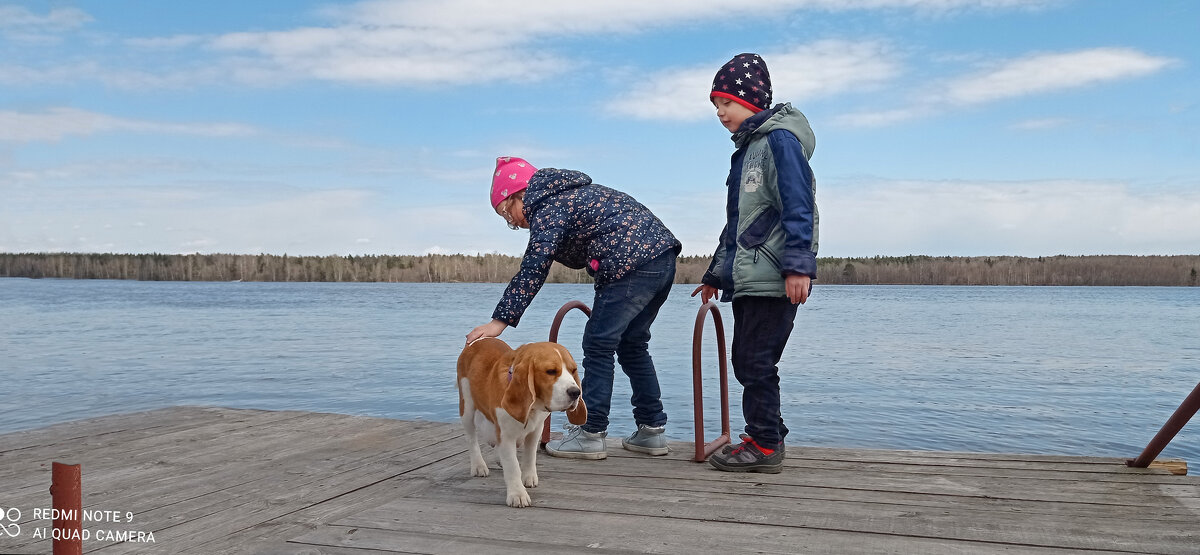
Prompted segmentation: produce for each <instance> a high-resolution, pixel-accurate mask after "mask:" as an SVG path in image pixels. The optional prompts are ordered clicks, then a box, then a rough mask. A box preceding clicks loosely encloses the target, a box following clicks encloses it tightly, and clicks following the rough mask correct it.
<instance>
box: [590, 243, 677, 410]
mask: <svg viewBox="0 0 1200 555" xmlns="http://www.w3.org/2000/svg"><path fill="white" fill-rule="evenodd" d="M675 256H676V253H675V251H674V250H669V251H667V252H665V253H663V254H661V255H659V256H658V257H657V258H655V259H653V260H650V261H649V262H646V263H645V264H642V265H641V266H640V267H639V268H637V269H636V270H633V271H632V272H630V273H629V274H627V275H626V276H625V277H623V278H621V279H619V280H617V281H615V282H613V283H610V284H608V285H606V286H604V287H601V288H600V289H597V290H596V299H595V301H594V302H593V303H592V316H591V318H589V319H588V322H587V325H586V326H585V327H584V330H583V402H584V403H587V413H588V416H587V423H585V424H584V425H583V430H584V431H585V432H591V433H597V432H602V431H604V430H607V429H608V411H609V408H610V405H611V403H612V390H613V367H614V364H613V355H616V358H617V361H619V362H620V363H621V370H624V371H625V375H627V376H629V386H630V389H632V390H633V396H632V398H631V399H630V401H631V402H632V403H633V419H634V421H635V422H637V423H638V424H646V425H647V426H662V425H664V424H666V423H667V413H665V412H663V406H662V400H660V399H659V397H660V391H659V388H658V374H656V373H655V371H654V361H653V360H651V359H650V352H649V350H648V346H649V343H650V324H653V323H654V318H655V317H657V316H658V309H659V308H660V307H662V305H663V303H664V302H666V300H667V295H668V294H669V293H670V292H671V284H672V283H673V282H674V281H675Z"/></svg>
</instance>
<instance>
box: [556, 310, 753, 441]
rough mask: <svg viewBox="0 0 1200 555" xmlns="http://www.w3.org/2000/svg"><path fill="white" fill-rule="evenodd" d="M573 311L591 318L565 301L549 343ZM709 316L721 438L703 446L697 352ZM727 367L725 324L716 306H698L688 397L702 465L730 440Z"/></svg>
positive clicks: (702, 399) (698, 352)
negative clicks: (716, 362)
mask: <svg viewBox="0 0 1200 555" xmlns="http://www.w3.org/2000/svg"><path fill="white" fill-rule="evenodd" d="M574 309H579V310H580V311H581V312H583V313H584V314H585V315H587V316H588V317H589V318H590V317H591V316H592V311H591V309H589V308H588V306H587V305H586V304H583V303H582V302H580V301H568V302H567V303H566V304H564V305H563V306H562V308H560V309H558V313H557V314H555V315H554V321H553V322H552V323H551V324H550V339H549V340H550V341H552V342H555V343H557V342H558V328H559V327H561V326H562V321H563V318H565V317H566V316H567V313H568V312H570V311H572V310H574ZM709 313H712V315H713V325H714V326H715V327H716V331H717V357H718V359H719V360H720V372H721V373H720V380H721V392H720V393H721V435H719V436H717V437H716V439H714V440H712V441H710V442H707V443H706V442H705V441H704V396H703V383H702V377H703V372H702V369H703V367H702V365H701V357H700V352H701V347H702V346H703V343H704V320H705V317H706V316H707V315H708V314H709ZM728 368H729V367H728V361H727V358H726V356H725V325H724V323H723V322H722V321H721V311H720V309H718V308H717V303H715V302H713V301H709V302H708V303H706V304H705V305H704V306H702V307H700V311H699V312H698V313H697V314H696V327H695V330H694V332H693V334H692V395H693V402H694V404H695V423H696V453H695V457H694V460H695V461H696V462H704V461H705V459H707V458H708V456H709V455H711V454H712V453H713V452H714V451H716V450H717V449H720V448H721V447H722V446H724V445H725V444H727V443H729V441H730V436H731V434H730V431H729V369H728ZM548 441H550V418H546V425H545V426H544V427H543V428H542V445H545V444H546V442H548Z"/></svg>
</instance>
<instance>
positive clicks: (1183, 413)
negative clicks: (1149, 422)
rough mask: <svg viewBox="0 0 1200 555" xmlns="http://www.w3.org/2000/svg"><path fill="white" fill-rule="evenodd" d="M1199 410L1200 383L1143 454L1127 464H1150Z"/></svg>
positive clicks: (1139, 465) (1139, 466)
mask: <svg viewBox="0 0 1200 555" xmlns="http://www.w3.org/2000/svg"><path fill="white" fill-rule="evenodd" d="M1197 411H1200V383H1198V384H1196V389H1193V390H1192V392H1191V393H1190V394H1188V396H1187V398H1186V399H1184V400H1183V403H1180V405H1179V408H1177V409H1175V413H1174V414H1172V415H1171V418H1169V419H1167V423H1166V424H1163V427H1162V429H1160V430H1159V431H1158V433H1157V434H1155V436H1154V439H1151V440H1150V443H1149V444H1147V445H1146V449H1144V450H1143V451H1142V454H1141V455H1138V458H1137V459H1130V460H1127V461H1125V464H1126V465H1127V466H1132V467H1135V468H1146V467H1147V466H1150V463H1152V462H1154V457H1157V456H1158V454H1159V453H1162V450H1163V448H1165V447H1166V446H1167V444H1168V443H1171V440H1172V439H1175V434H1178V433H1179V430H1182V429H1183V427H1184V426H1185V425H1186V424H1187V423H1188V421H1189V420H1191V419H1192V417H1193V416H1195V415H1196V412H1197Z"/></svg>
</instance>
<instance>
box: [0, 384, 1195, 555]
mask: <svg viewBox="0 0 1200 555" xmlns="http://www.w3.org/2000/svg"><path fill="white" fill-rule="evenodd" d="M609 441H610V444H609V458H608V459H607V460H604V461H574V460H563V459H555V458H552V457H549V456H544V454H543V455H542V456H539V457H538V463H539V474H540V477H541V485H540V486H539V487H537V488H535V489H533V490H531V494H532V496H533V507H531V508H526V509H512V508H509V507H507V506H505V505H504V483H503V478H502V476H501V473H500V472H499V465H498V464H497V463H496V462H495V458H494V456H490V455H491V453H490V452H488V450H487V449H485V456H488V457H489V462H490V463H491V466H492V468H493V472H492V474H491V476H490V477H487V478H472V477H470V476H468V474H469V467H470V463H469V461H468V460H467V455H466V450H465V446H464V440H463V438H462V432H461V429H460V427H459V426H458V425H455V424H446V423H436V422H410V421H398V420H388V419H382V418H367V417H356V416H345V415H336V414H318V413H308V412H272V411H259V410H240V409H224V408H200V407H179V408H171V409H163V410H155V411H149V412H140V413H133V414H123V415H116V416H108V417H103V418H96V419H91V420H85V421H79V422H71V423H66V424H59V425H55V426H50V427H47V428H43V429H39V430H32V431H27V432H18V433H11V434H6V435H0V510H4V509H9V508H17V509H19V510H21V512H22V518H21V521H22V522H20V526H21V528H22V531H21V533H20V535H19V536H17V537H16V538H13V537H4V536H3V535H0V553H5V554H8V553H18V554H20V553H45V554H48V553H50V549H51V545H50V542H49V541H48V540H35V539H34V538H33V537H32V534H33V531H34V530H36V529H38V528H43V529H45V528H50V522H49V521H48V520H44V519H43V520H34V519H33V514H32V513H33V511H34V509H35V508H37V509H43V508H44V509H49V508H50V506H51V502H50V495H49V493H48V488H49V485H50V463H51V462H52V461H58V462H64V463H71V464H82V465H83V491H84V508H85V509H99V510H108V511H115V512H116V513H117V514H120V515H126V514H131V515H132V521H130V522H120V523H114V522H111V521H110V522H85V523H84V528H85V529H90V530H92V531H93V533H97V534H98V533H104V534H109V535H111V534H112V532H113V531H114V530H125V531H127V532H143V533H153V536H154V543H146V542H142V543H136V542H131V541H125V542H118V541H114V540H111V539H109V540H95V539H92V540H91V541H86V542H84V551H85V552H87V553H100V554H103V555H110V554H117V553H172V554H174V553H204V554H220V553H265V554H291V553H296V554H318V553H329V554H342V555H345V554H360V555H365V554H379V553H473V554H476V555H483V554H487V555H492V554H504V553H580V552H585V551H587V552H591V551H596V552H606V553H755V552H759V553H789V554H790V553H920V554H935V553H955V554H958V553H971V554H976V553H1081V552H1092V553H1096V552H1101V553H1103V552H1111V553H1181V554H1196V553H1200V478H1196V477H1193V476H1176V475H1172V474H1170V473H1168V472H1166V471H1165V470H1161V469H1157V470H1156V469H1151V470H1139V469H1129V468H1126V467H1125V465H1124V464H1123V461H1122V460H1118V459H1112V458H1091V457H1062V456H1040V455H999V454H979V453H943V452H927V451H882V450H863V449H826V448H807V447H803V446H789V447H788V459H787V468H786V469H785V470H784V472H783V473H782V474H776V475H765V474H728V473H723V472H717V471H715V470H713V469H712V468H710V467H709V466H708V465H707V464H698V463H694V462H691V461H690V460H689V455H690V453H691V451H692V449H691V444H690V443H682V442H681V443H677V444H673V445H672V449H673V453H672V454H671V455H669V456H667V457H648V456H643V455H636V454H633V453H628V452H626V451H624V450H623V449H621V447H620V442H619V439H616V440H614V439H612V438H610V440H609ZM122 518H123V517H122ZM4 524H11V523H10V522H8V521H5V522H4ZM134 535H135V536H136V534H134ZM131 537H132V536H131Z"/></svg>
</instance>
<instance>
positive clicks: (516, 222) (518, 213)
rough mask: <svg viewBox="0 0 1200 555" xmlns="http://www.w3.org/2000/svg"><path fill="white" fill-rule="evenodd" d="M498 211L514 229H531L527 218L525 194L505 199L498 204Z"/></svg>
mask: <svg viewBox="0 0 1200 555" xmlns="http://www.w3.org/2000/svg"><path fill="white" fill-rule="evenodd" d="M496 213H497V214H499V215H500V217H501V218H504V221H505V222H506V223H508V226H509V227H511V228H512V229H529V222H528V221H526V220H525V202H524V198H523V195H521V196H513V197H509V198H506V199H504V202H501V203H500V204H499V205H497V206H496Z"/></svg>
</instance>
